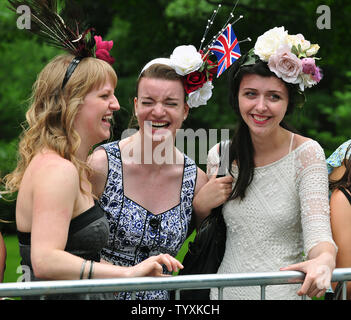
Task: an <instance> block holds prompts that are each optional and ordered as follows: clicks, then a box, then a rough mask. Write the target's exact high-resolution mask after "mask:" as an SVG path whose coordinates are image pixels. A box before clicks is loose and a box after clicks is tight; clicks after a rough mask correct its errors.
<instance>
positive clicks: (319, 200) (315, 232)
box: [296, 141, 336, 254]
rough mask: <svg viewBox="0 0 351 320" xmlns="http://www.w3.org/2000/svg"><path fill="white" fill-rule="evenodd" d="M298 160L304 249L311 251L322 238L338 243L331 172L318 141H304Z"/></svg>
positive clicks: (298, 183) (306, 251)
mask: <svg viewBox="0 0 351 320" xmlns="http://www.w3.org/2000/svg"><path fill="white" fill-rule="evenodd" d="M296 160H297V162H296V164H297V172H296V174H297V185H298V192H299V197H300V206H301V224H302V231H303V239H304V250H305V253H306V254H308V252H309V251H310V250H311V249H312V248H313V247H314V246H315V245H317V244H318V243H320V242H323V241H326V242H330V243H332V244H333V245H334V246H335V247H336V245H335V243H334V241H333V239H332V233H331V227H330V210H329V197H328V172H327V168H326V164H325V155H324V151H323V149H322V148H321V146H320V145H319V144H318V143H317V142H316V141H309V142H305V143H304V145H302V147H301V150H299V153H297V159H296Z"/></svg>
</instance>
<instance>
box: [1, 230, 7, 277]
mask: <svg viewBox="0 0 351 320" xmlns="http://www.w3.org/2000/svg"><path fill="white" fill-rule="evenodd" d="M5 265H6V246H5V242H4V239H3V237H2V234H1V232H0V282H3V281H4V272H5Z"/></svg>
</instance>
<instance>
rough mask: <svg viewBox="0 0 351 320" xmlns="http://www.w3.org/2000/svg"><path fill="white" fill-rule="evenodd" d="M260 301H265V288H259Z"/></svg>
mask: <svg viewBox="0 0 351 320" xmlns="http://www.w3.org/2000/svg"><path fill="white" fill-rule="evenodd" d="M261 300H266V286H261Z"/></svg>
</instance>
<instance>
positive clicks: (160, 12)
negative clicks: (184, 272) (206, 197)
mask: <svg viewBox="0 0 351 320" xmlns="http://www.w3.org/2000/svg"><path fill="white" fill-rule="evenodd" d="M77 2H78V3H79V4H80V6H81V11H82V14H83V15H85V19H86V21H88V22H89V24H90V25H91V26H94V27H95V28H96V29H97V31H98V33H99V34H100V35H102V36H103V38H106V39H113V40H114V47H113V50H112V54H113V56H114V57H115V58H116V64H115V65H114V67H115V69H116V71H117V74H118V77H119V82H118V86H117V90H116V95H117V97H118V99H119V101H120V104H121V106H122V108H121V110H120V111H119V112H118V113H117V115H116V117H115V120H116V127H115V129H114V137H115V138H119V137H120V135H121V132H122V131H123V130H124V129H126V128H127V126H128V123H129V118H130V116H131V108H132V99H133V97H134V91H135V82H136V78H137V75H138V73H139V71H140V69H141V68H142V66H143V65H144V64H145V63H146V62H147V61H149V60H151V59H153V58H156V57H161V56H164V57H166V56H169V55H170V53H171V52H172V51H173V49H174V47H176V46H177V45H181V44H194V45H195V46H196V47H199V44H200V40H201V38H202V35H203V33H204V30H205V27H206V23H207V19H209V17H210V16H211V14H212V12H213V10H214V9H216V8H217V5H218V3H219V1H215V0H153V1H149V0H129V1H124V0H114V1H107V0H102V1H93V0H82V1H77ZM235 2H236V1H229V0H225V1H222V8H221V10H220V11H219V14H218V16H217V18H216V20H215V23H214V25H213V27H212V31H213V34H211V33H209V38H208V39H210V37H211V36H213V35H214V34H215V33H216V31H217V30H218V29H219V28H220V27H222V26H223V24H224V22H225V21H226V19H227V16H228V14H229V13H230V11H231V10H232V7H233V5H234V3H235ZM6 5H7V1H6V0H0V38H1V41H0V52H1V59H0V114H1V116H0V177H2V176H4V175H5V174H6V173H8V172H9V171H11V170H12V169H13V168H14V166H15V163H16V149H17V143H18V136H19V134H20V132H21V123H22V122H23V121H24V120H25V111H26V109H27V107H28V104H27V101H28V98H29V96H30V93H31V86H32V84H33V82H34V81H35V79H36V76H37V74H38V73H39V71H40V70H41V69H42V68H43V67H44V65H45V64H46V63H47V62H48V61H49V60H50V59H51V58H53V57H54V56H55V55H57V54H59V53H61V52H59V51H58V50H57V49H54V48H51V47H49V46H47V45H46V44H45V43H42V42H41V40H40V39H38V38H36V37H33V36H32V35H30V34H29V33H28V32H27V31H25V30H20V29H18V28H17V26H16V20H17V16H16V14H15V13H13V12H11V11H10V10H9V9H7V7H6ZM320 5H327V6H329V7H330V9H331V29H318V27H317V25H316V22H317V19H318V18H319V17H320V14H317V13H316V10H317V8H318V7H319V6H320ZM235 14H236V15H237V16H239V15H241V14H242V15H244V19H242V20H241V21H240V22H238V23H237V24H236V25H235V32H236V35H237V36H238V38H239V40H240V39H245V38H246V37H248V36H249V37H251V38H252V39H253V42H251V43H243V44H242V45H241V51H242V52H246V51H248V50H249V49H250V47H251V46H253V44H254V41H255V40H256V39H257V37H258V36H259V35H260V34H262V33H263V32H265V31H266V30H268V29H270V28H272V27H275V26H282V25H283V26H285V27H286V29H287V30H289V34H297V33H302V34H303V35H304V36H305V37H306V39H308V40H310V41H311V42H312V43H318V44H319V45H320V47H321V49H320V51H319V55H320V56H321V57H322V60H320V61H319V65H320V66H321V67H322V69H323V72H324V78H323V80H322V81H321V83H320V84H319V85H318V86H317V87H314V88H312V89H310V90H308V91H307V98H308V100H307V103H306V104H305V106H304V108H303V109H301V110H296V112H295V114H294V115H293V116H291V118H290V123H291V124H292V125H293V126H295V128H296V129H297V130H298V131H299V132H300V133H301V134H303V135H305V136H309V137H311V138H313V139H315V140H317V141H318V142H319V143H320V144H321V145H322V147H323V148H324V150H325V153H326V155H327V156H328V155H329V154H330V153H331V152H332V151H333V150H334V149H335V148H336V147H338V146H339V145H340V144H341V143H342V142H344V141H345V140H348V139H350V138H351V126H350V119H351V90H350V89H351V60H350V58H349V52H348V46H349V45H350V44H351V33H350V30H351V19H350V18H349V17H350V14H351V2H350V1H348V0H335V1H333V0H299V1H296V0H276V1H271V0H241V1H240V3H239V4H238V6H237V9H236V12H235ZM226 82H227V79H226V75H223V76H222V77H221V78H220V79H218V80H217V81H215V89H214V96H213V98H212V99H211V100H210V101H209V104H208V105H207V106H205V107H201V108H198V109H194V110H191V112H190V116H189V117H188V119H187V121H186V122H185V124H184V127H185V128H192V129H194V130H196V129H198V128H205V129H210V128H214V129H220V128H229V129H233V128H234V127H235V123H236V118H235V116H234V114H233V112H232V110H231V108H230V106H229V105H228V102H227V92H228V90H227V84H226ZM14 204H15V203H14V202H13V203H6V202H4V201H1V200H0V215H1V216H5V217H11V216H13V213H14Z"/></svg>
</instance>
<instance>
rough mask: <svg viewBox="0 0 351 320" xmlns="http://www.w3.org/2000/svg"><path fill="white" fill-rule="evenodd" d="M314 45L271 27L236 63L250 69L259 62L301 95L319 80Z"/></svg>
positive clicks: (280, 28) (319, 72) (300, 35)
mask: <svg viewBox="0 0 351 320" xmlns="http://www.w3.org/2000/svg"><path fill="white" fill-rule="evenodd" d="M318 50H319V45H318V44H311V43H310V41H308V40H306V39H305V38H304V36H303V35H302V34H297V35H289V34H288V31H287V30H285V29H284V27H275V28H273V29H270V30H268V31H266V32H265V33H264V34H263V35H261V36H259V37H258V38H257V41H256V44H255V46H254V48H252V49H251V50H250V51H249V52H248V54H247V55H246V57H245V58H244V59H242V61H240V62H239V63H240V67H243V66H248V65H253V64H255V63H257V62H258V61H259V60H261V61H264V62H266V63H267V65H268V68H269V70H271V71H272V72H273V73H275V75H276V76H277V77H278V78H280V79H282V80H283V81H285V82H287V83H292V84H296V85H298V86H299V89H300V91H301V92H300V93H302V94H303V91H304V90H305V88H310V87H312V86H314V85H315V84H317V83H318V82H319V81H320V80H321V79H322V71H321V69H320V68H319V67H317V66H316V62H315V61H316V60H318V59H319V58H316V57H315V55H316V54H317V52H318Z"/></svg>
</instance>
